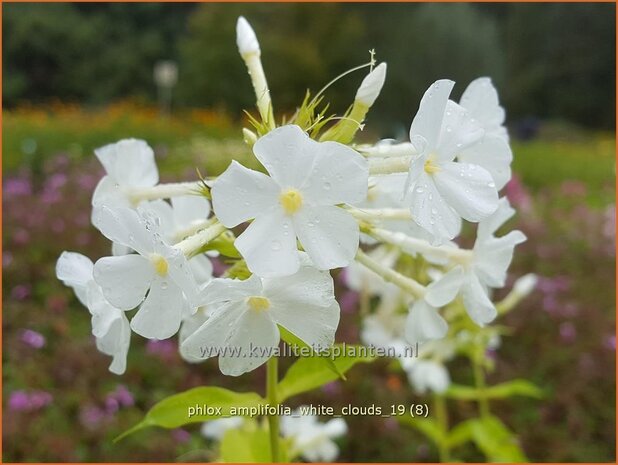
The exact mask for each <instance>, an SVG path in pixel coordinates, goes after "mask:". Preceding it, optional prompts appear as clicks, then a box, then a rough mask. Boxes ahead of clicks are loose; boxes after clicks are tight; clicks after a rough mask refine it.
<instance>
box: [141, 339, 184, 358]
mask: <svg viewBox="0 0 618 465" xmlns="http://www.w3.org/2000/svg"><path fill="white" fill-rule="evenodd" d="M177 351H178V346H177V345H176V343H175V342H174V341H172V340H171V339H164V340H162V341H158V340H156V339H150V340H149V341H148V342H147V343H146V352H147V353H149V354H150V355H154V356H155V357H158V358H160V359H162V360H170V359H172V358H174V357H175V355H176V353H177Z"/></svg>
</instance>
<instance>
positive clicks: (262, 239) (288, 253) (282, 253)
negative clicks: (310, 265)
mask: <svg viewBox="0 0 618 465" xmlns="http://www.w3.org/2000/svg"><path fill="white" fill-rule="evenodd" d="M234 245H235V246H236V248H237V249H238V251H239V252H240V253H241V255H242V256H243V258H244V259H245V260H246V262H247V267H248V268H249V270H251V271H252V272H253V273H255V274H257V275H258V276H261V277H272V276H286V275H290V274H293V273H295V272H296V271H297V270H298V266H299V258H298V252H297V249H296V237H295V235H294V228H293V227H292V221H291V219H290V217H289V216H287V215H285V214H284V213H283V211H282V210H281V209H279V208H277V209H272V210H271V211H269V212H266V213H264V214H262V215H260V216H259V217H257V218H256V219H255V220H254V221H253V222H252V223H251V224H250V225H249V226H248V227H247V229H245V231H244V232H243V233H242V234H241V235H240V236H238V238H237V239H236V241H235V242H234Z"/></svg>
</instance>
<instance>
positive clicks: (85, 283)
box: [56, 252, 131, 375]
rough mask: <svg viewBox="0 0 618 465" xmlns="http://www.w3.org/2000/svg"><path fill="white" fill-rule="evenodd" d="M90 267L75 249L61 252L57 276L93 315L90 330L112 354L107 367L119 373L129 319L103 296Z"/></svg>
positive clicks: (124, 362)
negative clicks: (110, 361)
mask: <svg viewBox="0 0 618 465" xmlns="http://www.w3.org/2000/svg"><path fill="white" fill-rule="evenodd" d="M93 267H94V265H93V264H92V261H91V260H90V259H89V258H88V257H85V256H83V255H81V254H79V253H75V252H62V255H60V258H58V262H57V263H56V276H57V277H58V279H60V280H61V281H62V282H63V283H64V284H66V285H67V286H69V287H71V288H73V290H74V291H75V295H76V296H77V298H78V299H79V301H80V302H81V303H82V304H83V305H84V306H85V307H86V308H87V309H88V311H89V312H90V314H91V315H92V320H91V322H92V334H93V335H94V337H95V338H96V344H97V349H99V351H100V352H102V353H104V354H106V355H111V356H112V357H113V359H112V363H111V364H110V366H109V371H111V372H112V373H115V374H117V375H121V374H123V373H124V372H125V369H126V366H127V353H128V351H129V345H130V343H131V328H130V327H129V320H127V317H126V315H125V314H124V311H122V310H120V309H118V308H116V307H114V306H113V305H111V304H110V303H109V302H108V301H107V300H105V298H104V297H103V293H102V292H101V288H100V286H99V285H98V284H96V283H95V282H94V279H93V277H92V272H93Z"/></svg>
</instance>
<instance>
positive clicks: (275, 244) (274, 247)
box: [270, 240, 281, 250]
mask: <svg viewBox="0 0 618 465" xmlns="http://www.w3.org/2000/svg"><path fill="white" fill-rule="evenodd" d="M270 248H271V249H272V250H280V249H281V242H279V241H276V240H275V241H272V242H271V243H270Z"/></svg>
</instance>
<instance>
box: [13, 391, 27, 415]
mask: <svg viewBox="0 0 618 465" xmlns="http://www.w3.org/2000/svg"><path fill="white" fill-rule="evenodd" d="M29 409H30V397H29V396H28V394H27V393H26V392H25V391H14V392H11V395H10V396H9V410H10V411H12V412H23V411H25V410H29Z"/></svg>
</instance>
